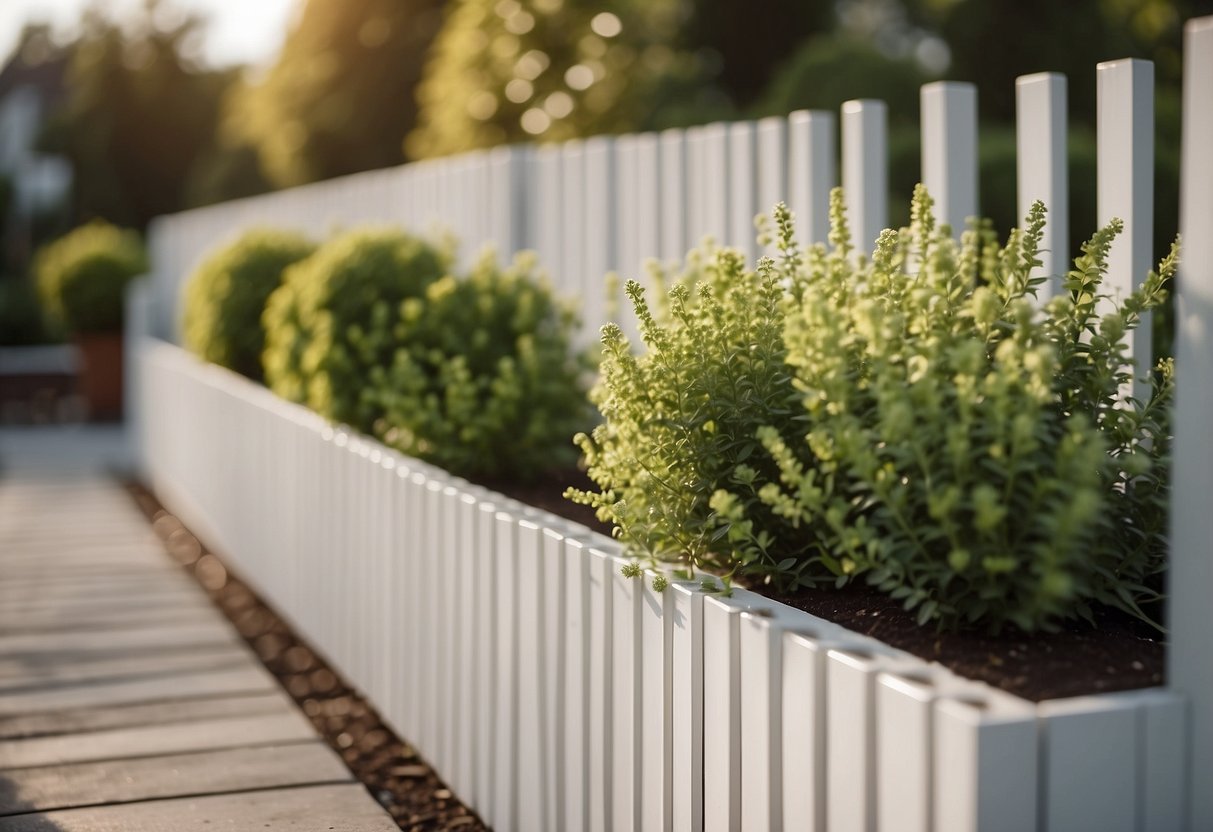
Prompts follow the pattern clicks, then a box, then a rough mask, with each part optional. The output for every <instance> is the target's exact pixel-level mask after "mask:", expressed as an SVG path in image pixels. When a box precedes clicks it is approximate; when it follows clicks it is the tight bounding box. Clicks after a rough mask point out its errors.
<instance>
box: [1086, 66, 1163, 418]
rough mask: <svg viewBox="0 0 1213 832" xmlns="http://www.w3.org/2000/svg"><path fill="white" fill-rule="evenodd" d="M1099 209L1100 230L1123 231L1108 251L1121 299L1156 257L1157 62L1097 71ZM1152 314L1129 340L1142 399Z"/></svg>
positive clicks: (1109, 287)
mask: <svg viewBox="0 0 1213 832" xmlns="http://www.w3.org/2000/svg"><path fill="white" fill-rule="evenodd" d="M1096 79H1097V85H1096V91H1097V93H1098V115H1097V122H1098V123H1097V128H1096V129H1097V135H1096V141H1097V143H1098V161H1099V170H1098V196H1097V201H1098V207H1097V210H1096V213H1097V219H1098V221H1099V224H1100V225H1101V226H1102V225H1104V224H1106V223H1108V222H1109V221H1111V220H1112V219H1113V218H1115V217H1119V218H1120V219H1121V220H1123V221H1124V224H1125V229H1124V233H1123V234H1122V235H1121V236H1120V237H1119V238H1118V239H1117V240H1116V242H1114V243H1113V244H1112V249H1111V251H1109V252H1108V275H1107V278H1106V280H1105V286H1104V288H1105V290H1106V291H1107V292H1108V293H1109V294H1110V295H1112V301H1104V302H1103V303H1102V304H1101V306H1100V308H1101V309H1102V310H1107V309H1109V306H1110V304H1111V303H1114V302H1119V301H1122V300H1123V299H1124V298H1126V297H1128V296H1129V295H1130V294H1131V293H1132V292H1133V291H1134V290H1136V289H1137V288H1138V287H1139V286H1140V285H1141V283H1142V281H1143V280H1145V277H1146V272H1147V271H1149V269H1150V261H1151V260H1152V259H1153V255H1152V248H1153V242H1154V64H1152V63H1150V62H1149V61H1141V60H1136V59H1130V60H1123V61H1109V62H1107V63H1102V64H1100V65H1099V68H1098V70H1097V75H1096ZM1151 331H1152V330H1151V324H1150V316H1149V315H1145V316H1143V317H1142V320H1141V325H1140V326H1139V327H1138V328H1137V330H1136V331H1134V332H1130V333H1128V334H1127V335H1126V336H1125V337H1126V339H1127V340H1128V343H1129V349H1130V354H1131V355H1132V357H1133V359H1134V360H1135V361H1136V362H1137V366H1136V369H1135V372H1134V374H1133V376H1134V381H1133V384H1132V386H1131V387H1126V389H1125V391H1124V392H1125V393H1126V394H1131V395H1134V396H1137V397H1138V398H1142V397H1144V396H1147V395H1148V394H1149V390H1150V387H1149V384H1148V383H1143V381H1142V377H1143V375H1145V374H1148V373H1149V371H1150V369H1151V364H1152V361H1151V354H1152V353H1151V347H1150V338H1151Z"/></svg>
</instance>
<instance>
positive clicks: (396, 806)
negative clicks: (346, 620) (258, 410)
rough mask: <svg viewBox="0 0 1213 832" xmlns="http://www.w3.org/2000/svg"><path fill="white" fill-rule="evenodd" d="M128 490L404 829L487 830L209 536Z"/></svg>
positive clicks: (133, 487)
mask: <svg viewBox="0 0 1213 832" xmlns="http://www.w3.org/2000/svg"><path fill="white" fill-rule="evenodd" d="M127 489H128V491H129V492H130V494H131V496H132V497H133V498H134V500H135V502H136V504H137V505H138V506H139V508H140V509H142V511H143V513H144V514H145V515H147V517H148V519H149V520H150V521H151V523H152V528H153V529H154V530H155V532H156V534H157V535H158V536H159V537H160V539H161V540H162V541H163V542H164V545H165V548H166V549H167V550H168V553H169V554H170V555H171V556H172V557H173V559H174V560H176V561H177V562H178V563H179V564H181V566H182V567H183V568H184V569H185V570H186V572H188V573H190V574H191V575H193V576H194V578H195V579H196V580H197V581H198V583H199V584H201V585H202V587H203V588H204V589H205V590H206V592H207V594H209V595H210V597H211V600H212V601H213V602H214V603H215V604H216V605H217V606H218V607H219V608H220V609H222V610H223V612H224V613H225V614H226V615H227V617H228V618H229V619H231V621H232V624H234V625H235V627H236V629H237V630H238V631H239V632H240V635H241V636H242V637H243V638H244V640H245V641H246V642H248V644H249V646H250V647H251V648H252V649H253V651H254V652H255V653H256V654H257V656H258V657H259V658H260V659H261V661H262V662H263V663H264V664H265V666H266V668H268V669H269V671H270V672H271V673H273V674H274V676H276V677H277V679H278V682H279V683H280V684H281V685H282V687H283V688H284V689H285V690H286V691H287V693H289V694H290V696H291V697H292V698H293V699H294V700H295V702H296V703H298V705H299V707H300V708H301V709H302V710H303V712H304V713H305V714H306V715H307V716H308V718H309V719H310V720H311V721H312V724H313V725H314V726H315V727H316V730H317V731H318V732H319V733H320V735H321V736H322V737H324V739H325V740H326V741H327V742H328V744H329V745H331V746H332V747H333V750H334V751H336V752H337V753H338V754H339V755H340V756H341V759H342V760H344V761H345V764H346V765H347V766H348V767H349V769H350V771H352V772H353V773H354V776H355V777H357V778H358V779H359V780H360V781H362V783H363V785H365V786H366V788H367V790H368V791H369V792H370V793H371V795H372V796H373V797H374V798H375V799H376V800H377V801H379V803H380V804H381V805H382V806H383V807H384V808H385V809H387V811H388V812H389V813H391V815H392V817H393V818H394V819H395V821H396V823H398V824H399V825H400V828H401V829H405V830H409V832H421V830H426V831H427V832H429V830H448V829H452V830H459V832H474V830H487V829H488V827H487V826H485V824H484V822H483V821H481V820H480V818H479V817H477V816H476V814H475V812H473V811H472V810H471V809H470V808H468V807H467V806H465V805H463V803H461V802H460V801H459V798H457V797H456V796H455V795H454V794H453V793H452V792H451V790H450V788H449V787H448V786H447V785H446V784H445V783H444V782H442V780H441V779H440V778H439V777H438V775H437V774H435V773H434V770H433V769H432V768H430V767H429V765H428V764H427V763H426V762H425V760H423V759H422V758H421V756H420V755H419V754H418V753H417V751H416V749H414V748H413V747H412V746H411V745H409V744H408V743H407V742H405V741H404V740H402V739H401V738H400V737H398V736H396V735H395V734H394V733H392V730H391V729H390V728H388V727H387V725H385V724H384V722H383V720H382V719H380V717H379V714H378V713H376V712H375V709H374V707H372V706H371V704H370V703H369V702H367V701H366V700H365V699H363V698H362V697H361V696H359V695H358V694H357V693H356V692H354V690H353V689H352V688H351V687H350V685H348V684H347V683H346V682H345V680H343V679H342V678H341V677H340V676H339V675H338V674H337V673H336V672H335V671H333V670H332V669H331V668H329V667H328V666H327V665H326V664H325V663H324V661H323V659H321V658H320V656H318V655H317V654H316V653H314V652H313V651H312V650H311V648H310V647H308V645H307V643H306V642H304V641H303V640H302V639H300V638H299V636H297V635H295V633H293V632H292V631H291V629H290V628H289V627H288V626H287V624H286V623H285V622H284V621H283V620H282V619H281V618H279V617H278V616H277V615H276V614H275V613H274V611H273V610H272V609H271V608H270V607H269V606H267V605H266V604H265V603H264V602H263V601H262V600H261V599H260V598H258V597H257V594H256V593H254V592H253V591H252V590H251V589H250V588H249V587H248V586H247V585H245V584H244V583H243V582H241V581H240V579H239V578H237V577H235V576H234V575H232V573H231V572H229V571H228V570H227V568H226V567H225V566H224V565H223V563H222V562H221V561H220V560H219V558H217V557H216V556H215V555H214V554H213V553H211V552H209V551H207V549H206V548H205V547H204V546H203V544H202V543H201V541H199V540H198V538H196V537H195V536H194V535H193V534H192V533H190V531H189V530H188V529H187V528H185V526H184V525H182V523H181V521H180V520H178V519H177V518H176V517H174V516H173V515H171V514H169V513H168V512H167V511H166V510H165V509H164V507H163V506H161V505H160V503H159V501H157V500H156V497H155V496H154V495H153V494H152V493H151V492H149V491H148V490H147V489H145V488H143V487H142V486H141V485H138V484H135V483H127Z"/></svg>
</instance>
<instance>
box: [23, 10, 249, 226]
mask: <svg viewBox="0 0 1213 832" xmlns="http://www.w3.org/2000/svg"><path fill="white" fill-rule="evenodd" d="M161 8H162V7H161V5H160V4H159V3H158V2H155V0H152V2H149V3H148V4H147V6H146V7H145V13H144V14H143V16H142V17H140V18H139V19H137V20H136V21H135V22H134V24H133V25H132V26H130V27H129V28H128V29H126V30H124V29H123V28H122V27H121V26H119V25H118V24H117V23H115V22H113V21H111V20H110V19H108V18H107V17H105V16H104V15H103V14H102V13H101V11H100V10H99V7H93V8H92V9H90V10H89V11H88V12H87V13H86V14H85V16H84V19H83V24H82V28H81V34H80V36H79V38H78V40H77V41H76V42H75V43H74V44H73V45H72V46H71V50H72V57H71V63H70V65H69V67H68V76H67V84H68V97H67V101H66V103H65V105H64V106H63V108H62V109H60V110H59V112H58V113H57V114H56V115H55V116H53V117H52V119H51V121H50V123H49V124H48V127H47V129H46V132H45V134H44V136H43V140H42V145H43V148H44V149H47V150H51V151H53V152H58V153H62V154H63V155H65V156H67V157H68V159H69V160H70V161H71V163H72V167H73V168H74V185H73V197H72V204H73V212H74V214H75V216H76V218H77V220H85V219H91V218H94V217H102V218H105V219H107V220H109V221H111V222H113V223H115V224H117V225H123V226H130V227H136V228H142V227H144V226H145V225H146V224H147V222H148V221H149V220H150V219H151V218H152V217H155V216H157V215H158V214H165V213H169V212H172V211H177V210H180V209H181V208H182V207H184V204H185V199H184V193H185V183H186V180H187V178H188V176H189V174H190V171H191V169H192V168H193V167H194V165H195V164H196V162H197V161H198V159H199V158H200V157H202V156H203V154H204V153H206V152H207V151H208V150H209V149H210V148H211V147H212V145H213V142H214V132H215V131H214V126H215V123H216V120H217V118H218V110H219V103H220V100H221V98H222V95H223V93H224V91H225V90H226V89H227V87H228V86H229V85H230V84H231V83H232V81H233V80H234V79H235V77H236V74H237V71H236V70H228V71H223V72H215V71H205V70H203V69H202V68H201V67H200V66H198V65H197V63H195V61H194V60H193V59H192V58H191V57H190V55H191V48H190V47H191V41H192V40H194V39H196V37H198V36H199V35H200V26H201V21H200V20H199V19H198V18H196V17H191V16H185V17H183V18H181V19H178V20H171V19H168V16H167V15H159V14H157V11H158V10H159V9H161Z"/></svg>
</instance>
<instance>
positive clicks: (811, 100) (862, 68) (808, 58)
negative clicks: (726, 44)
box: [758, 36, 931, 184]
mask: <svg viewBox="0 0 1213 832" xmlns="http://www.w3.org/2000/svg"><path fill="white" fill-rule="evenodd" d="M929 80H931V79H930V77H929V76H928V75H927V74H926V73H925V72H923V70H922V69H921V68H920V67H919V65H918V64H917V63H916V62H915V61H914V60H913V59H910V58H890V57H888V56H887V55H885V54H884V53H882V52H881V51H879V50H878V49H876V48H875V47H874V46H872V45H871V44H870V43H869V42H867V41H863V40H859V39H854V38H847V37H838V36H832V37H820V38H814V39H813V40H810V41H808V42H807V43H805V44H804V45H803V46H802V47H801V48H800V49H799V50H797V51H796V52H794V53H793V54H792V55H791V57H790V58H789V59H788V60H787V62H786V63H785V64H784V65H783V66H782V67H780V69H779V71H778V72H777V73H775V75H774V76H773V77H772V78H771V82H770V84H769V85H768V86H767V90H766V93H765V95H764V97H763V100H762V102H761V104H760V105H759V108H758V109H759V112H760V113H762V114H763V115H785V114H787V113H790V112H792V111H794V110H809V109H816V110H830V111H832V112H837V111H838V108H839V107H840V106H842V103H843V102H844V101H848V100H850V99H853V98H878V99H880V100H882V101H884V102H886V104H887V105H888V107H889V123H890V125H891V126H892V127H893V128H894V129H896V128H898V127H901V126H906V125H909V126H911V127H913V128H915V129H916V128H917V119H918V89H919V87H921V86H922V85H923V84H925V83H926V82H927V81H929ZM911 184H913V183H911Z"/></svg>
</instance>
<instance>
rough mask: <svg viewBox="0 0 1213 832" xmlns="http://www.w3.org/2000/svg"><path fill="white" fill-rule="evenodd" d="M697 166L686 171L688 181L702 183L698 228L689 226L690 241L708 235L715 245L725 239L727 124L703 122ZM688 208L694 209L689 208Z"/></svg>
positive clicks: (727, 206)
mask: <svg viewBox="0 0 1213 832" xmlns="http://www.w3.org/2000/svg"><path fill="white" fill-rule="evenodd" d="M700 135H701V138H702V145H701V148H702V150H701V153H700V156H699V160H698V162H699V163H698V165H697V166H696V167H695V168H693V169H692V170H691V172H690V176H691V178H692V181H695V180H696V179H697V180H699V181H700V183H701V185H702V191H701V194H700V198H701V199H702V205H701V206H700V210H701V211H702V214H701V217H700V222H701V225H700V227H699V228H692V229H691V231H692V232H693V233H694V235H695V236H694V240H693V242H694V241H698V240H700V239H701V238H703V237H704V236H711V237H712V239H714V240H715V241H716V244H717V245H727V243H728V239H729V125H728V124H725V123H724V122H720V121H718V122H713V123H712V124H708V125H705V126H704V127H703V128H702V133H701V134H700ZM692 210H694V209H693V208H692Z"/></svg>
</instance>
